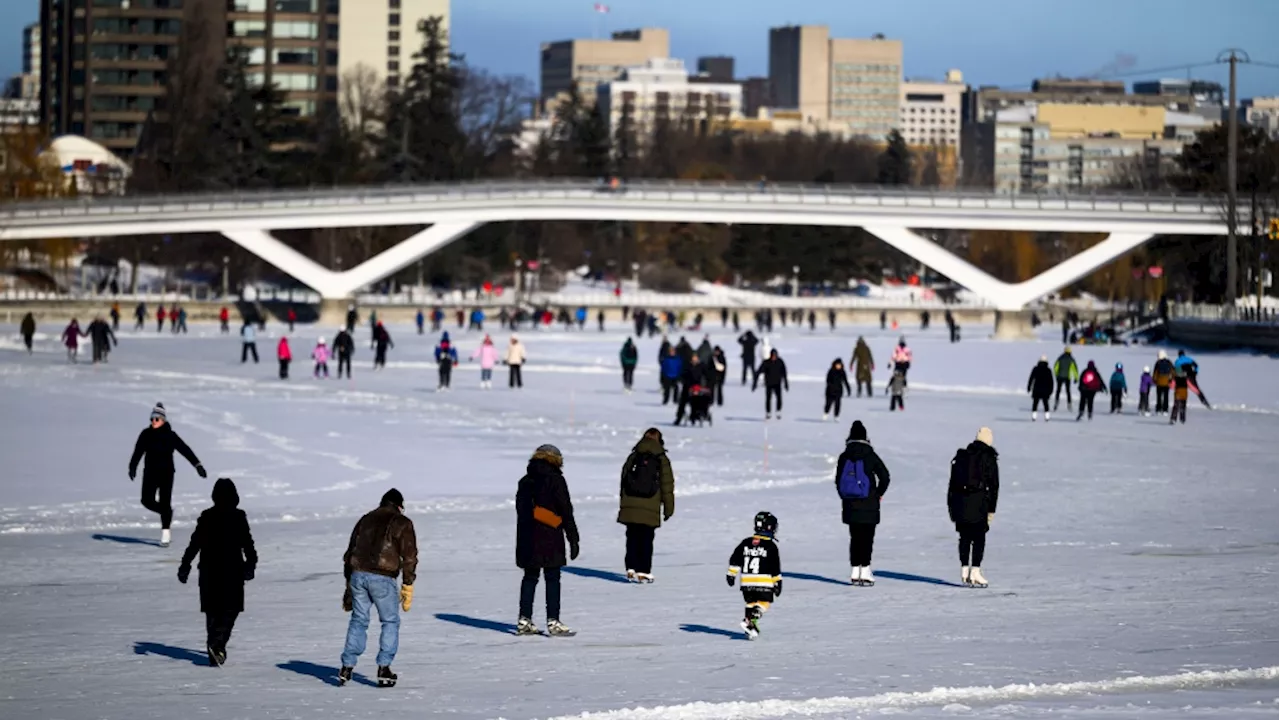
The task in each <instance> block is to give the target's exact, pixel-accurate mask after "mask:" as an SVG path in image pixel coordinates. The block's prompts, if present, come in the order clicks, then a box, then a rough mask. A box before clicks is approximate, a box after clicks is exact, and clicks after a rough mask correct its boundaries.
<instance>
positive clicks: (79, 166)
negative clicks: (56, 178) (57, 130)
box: [42, 135, 133, 195]
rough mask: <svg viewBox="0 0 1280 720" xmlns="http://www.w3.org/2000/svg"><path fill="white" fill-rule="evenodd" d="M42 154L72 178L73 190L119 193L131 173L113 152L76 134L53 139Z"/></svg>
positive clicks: (84, 192)
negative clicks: (50, 157)
mask: <svg viewBox="0 0 1280 720" xmlns="http://www.w3.org/2000/svg"><path fill="white" fill-rule="evenodd" d="M42 155H52V156H53V159H54V161H55V162H56V163H57V164H58V167H60V168H62V172H63V173H64V174H65V175H67V176H69V177H72V178H74V179H75V183H76V190H77V191H78V192H80V193H82V194H90V195H93V194H104V193H105V194H116V193H122V192H124V183H125V180H127V179H128V177H129V175H130V174H132V172H133V171H132V169H131V168H130V167H129V165H128V163H126V162H125V161H123V160H121V159H120V158H119V157H118V156H116V154H115V153H113V152H111V151H110V150H108V149H106V148H105V147H103V146H101V145H99V144H98V143H96V142H94V141H92V140H90V139H88V138H84V137H81V136H79V135H62V136H61V137H57V138H54V140H53V142H52V143H50V144H49V147H48V148H47V149H45V151H44V153H42Z"/></svg>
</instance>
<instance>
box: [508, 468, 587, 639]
mask: <svg viewBox="0 0 1280 720" xmlns="http://www.w3.org/2000/svg"><path fill="white" fill-rule="evenodd" d="M563 467H564V456H563V455H561V454H560V450H559V448H557V447H556V446H554V445H541V446H539V447H538V449H537V450H535V451H534V453H533V457H532V458H530V459H529V465H528V467H527V469H526V471H525V476H524V477H523V478H521V479H520V484H519V487H518V489H517V490H516V567H518V568H520V569H521V570H524V579H523V580H522V581H521V582H520V619H519V622H518V623H517V625H516V633H517V634H519V635H533V634H538V632H539V631H538V628H537V626H536V625H534V624H533V596H534V593H536V592H537V590H538V575H539V574H541V575H542V576H543V577H544V578H545V579H546V581H547V634H549V635H572V634H573V631H572V630H570V629H569V628H568V627H567V626H565V625H564V624H563V623H561V622H560V568H562V567H564V566H565V565H567V564H568V562H567V560H566V559H565V551H564V546H565V540H568V541H569V560H577V559H578V524H577V523H576V522H574V519H573V501H572V500H571V499H570V497H569V485H568V483H566V482H565V479H564V472H563V470H562V468H563Z"/></svg>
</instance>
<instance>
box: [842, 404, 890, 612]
mask: <svg viewBox="0 0 1280 720" xmlns="http://www.w3.org/2000/svg"><path fill="white" fill-rule="evenodd" d="M888 489H889V469H888V468H886V467H885V465H884V462H883V461H882V460H881V459H880V456H879V455H877V454H876V451H875V450H874V449H872V447H871V443H869V442H867V429H866V428H865V427H864V426H863V425H862V421H861V420H854V421H853V425H852V426H850V427H849V439H848V440H846V441H845V445H844V452H843V453H841V454H840V459H839V460H837V461H836V492H837V493H838V494H839V495H840V504H841V510H840V520H841V522H843V523H844V524H845V525H848V526H849V565H850V567H851V570H850V573H849V582H851V583H853V584H854V585H860V586H864V587H865V586H871V585H875V584H876V578H875V575H874V574H873V573H872V572H871V551H872V548H873V546H874V545H875V540H876V525H879V524H880V501H881V499H882V498H883V497H884V494H885V491H887V490H888Z"/></svg>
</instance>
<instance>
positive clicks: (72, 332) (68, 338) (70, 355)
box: [62, 318, 85, 362]
mask: <svg viewBox="0 0 1280 720" xmlns="http://www.w3.org/2000/svg"><path fill="white" fill-rule="evenodd" d="M84 336H85V333H83V332H81V331H80V323H79V322H76V319H75V318H71V322H70V323H68V324H67V329H66V330H63V331H62V344H63V345H65V346H66V348H67V359H68V360H70V361H71V362H79V360H78V356H79V355H80V338H82V337H84Z"/></svg>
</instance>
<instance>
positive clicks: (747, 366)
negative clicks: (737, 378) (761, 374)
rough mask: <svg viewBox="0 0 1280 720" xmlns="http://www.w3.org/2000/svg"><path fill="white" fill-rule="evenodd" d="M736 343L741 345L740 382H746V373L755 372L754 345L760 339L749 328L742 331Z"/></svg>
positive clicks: (744, 383)
mask: <svg viewBox="0 0 1280 720" xmlns="http://www.w3.org/2000/svg"><path fill="white" fill-rule="evenodd" d="M738 344H739V345H741V346H742V355H741V357H742V384H743V385H746V384H747V373H752V374H754V373H755V370H756V345H759V344H760V341H759V340H757V339H756V334H755V333H753V332H751V331H750V330H748V331H746V332H744V333H742V336H741V337H739V338H738Z"/></svg>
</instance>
